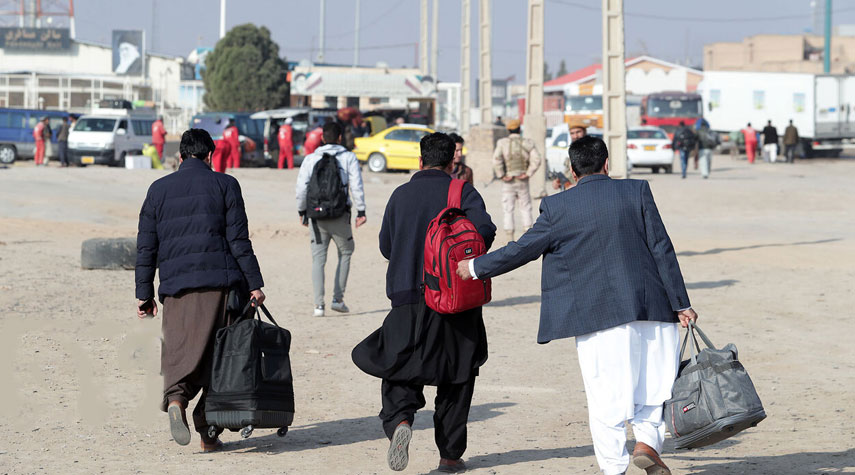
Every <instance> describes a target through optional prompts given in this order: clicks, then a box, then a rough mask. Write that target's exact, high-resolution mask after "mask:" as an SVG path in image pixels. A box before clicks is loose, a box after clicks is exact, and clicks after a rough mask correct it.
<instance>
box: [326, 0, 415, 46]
mask: <svg viewBox="0 0 855 475" xmlns="http://www.w3.org/2000/svg"><path fill="white" fill-rule="evenodd" d="M402 3H403V0H398V2H397V3H395V4H394V5H392V7H391V8H389V9H388V10H386V11H384V12H383V13H381V14H380V15H377V17H376V18H374V19H373V20H371V21H369V22H368V23H366V24H364V25H362V26H360V27H359V31H362V30H364V29H366V28H369V27H372V26H374V25H375V24H376V23H377V22H379V21H380V20H386V19H387V18H386V17H387V15H389V14H390V13H392V12H393V11H395V9H397V8H398V7H400V6H401V4H402ZM354 33H356V30H355V29H354V30H350V31H344V32H341V33H336V34H335V35H327V38H341V37H344V36H349V35H352V34H354ZM325 49H329V48H325ZM360 49H363V48H360ZM352 50H353V48H351V51H352Z"/></svg>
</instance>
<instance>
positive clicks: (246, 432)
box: [240, 426, 253, 439]
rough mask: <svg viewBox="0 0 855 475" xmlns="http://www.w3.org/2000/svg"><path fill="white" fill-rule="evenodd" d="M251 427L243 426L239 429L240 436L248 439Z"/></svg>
mask: <svg viewBox="0 0 855 475" xmlns="http://www.w3.org/2000/svg"><path fill="white" fill-rule="evenodd" d="M252 429H253V427H252V426H246V427H244V428H243V429H241V430H240V436H241V437H243V438H244V439H248V438H249V436H251V435H252Z"/></svg>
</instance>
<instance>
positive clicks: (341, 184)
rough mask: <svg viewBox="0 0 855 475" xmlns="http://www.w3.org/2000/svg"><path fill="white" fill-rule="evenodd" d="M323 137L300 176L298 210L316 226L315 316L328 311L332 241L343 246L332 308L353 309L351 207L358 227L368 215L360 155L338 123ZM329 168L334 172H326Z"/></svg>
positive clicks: (307, 222) (302, 220) (313, 246)
mask: <svg viewBox="0 0 855 475" xmlns="http://www.w3.org/2000/svg"><path fill="white" fill-rule="evenodd" d="M323 140H324V145H323V146H321V147H319V148H318V149H317V150H315V151H314V153H312V154H311V155H308V156H307V157H306V158H305V159H303V163H302V164H301V165H300V172H299V173H298V174H297V212H298V213H299V215H300V223H301V224H302V225H303V226H307V227H310V228H311V229H310V232H309V236H310V240H311V249H312V285H313V287H314V298H315V301H314V303H315V308H314V316H316V317H323V316H324V314H325V312H324V308H325V306H324V267H325V266H326V263H327V250H328V249H329V246H330V241H334V242H335V245H336V248H337V249H338V264H337V266H336V270H335V282H334V287H333V299H332V304H331V305H330V308H332V309H333V310H335V311H336V312H341V313H347V312H349V311H350V309H349V308H348V307H347V305H345V303H344V292H345V289H346V288H347V277H348V274H349V273H350V257H351V255H352V254H353V250H354V242H353V231H352V230H351V228H350V220H351V207H352V206H355V207H356V227H357V228H358V227H360V226H362V225H363V224H365V221H366V220H367V219H368V218H366V216H365V192H364V190H363V187H362V171H361V170H360V168H359V161H358V160H357V159H356V155H354V153H353V152H350V151H348V150H347V149H346V148H344V146H342V145H341V140H342V129H341V126H340V125H339V124H338V123H337V122H334V121H330V122H327V123H326V124H324V127H323ZM324 169H326V171H328V172H329V174H324V173H323V170H324ZM336 176H338V179H336V178H335V177H336ZM348 190H349V193H348Z"/></svg>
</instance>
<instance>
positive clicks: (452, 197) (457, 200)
mask: <svg viewBox="0 0 855 475" xmlns="http://www.w3.org/2000/svg"><path fill="white" fill-rule="evenodd" d="M465 183H466V182H465V181H463V180H458V179H457V178H452V179H451V184H449V185H448V200H447V207H448V208H460V207H461V206H462V204H461V203H462V201H463V185H464V184H465Z"/></svg>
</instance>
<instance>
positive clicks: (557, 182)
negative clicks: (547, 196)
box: [552, 178, 561, 190]
mask: <svg viewBox="0 0 855 475" xmlns="http://www.w3.org/2000/svg"><path fill="white" fill-rule="evenodd" d="M559 188H561V180H560V179H559V178H556V179H554V180H552V189H553V190H557V189H559Z"/></svg>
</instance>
